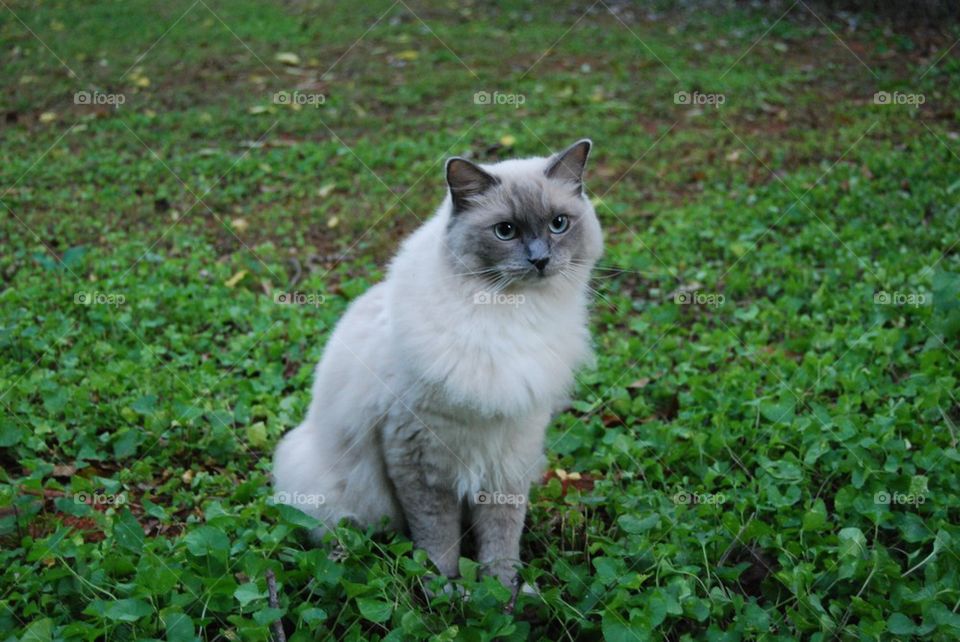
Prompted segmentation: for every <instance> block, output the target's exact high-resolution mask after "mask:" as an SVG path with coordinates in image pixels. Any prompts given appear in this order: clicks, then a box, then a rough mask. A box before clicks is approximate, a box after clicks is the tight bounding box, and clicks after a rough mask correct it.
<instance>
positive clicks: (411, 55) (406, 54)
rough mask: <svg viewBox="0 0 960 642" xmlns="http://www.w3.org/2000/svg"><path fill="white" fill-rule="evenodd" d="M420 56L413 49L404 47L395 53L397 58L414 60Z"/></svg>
mask: <svg viewBox="0 0 960 642" xmlns="http://www.w3.org/2000/svg"><path fill="white" fill-rule="evenodd" d="M419 57H420V53H419V52H418V51H415V50H413V49H405V50H404V51H401V52H400V53H398V54H397V60H416V59H417V58H419Z"/></svg>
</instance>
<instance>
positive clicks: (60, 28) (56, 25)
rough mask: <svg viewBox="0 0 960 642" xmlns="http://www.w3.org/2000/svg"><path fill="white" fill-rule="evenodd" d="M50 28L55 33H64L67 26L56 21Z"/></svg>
mask: <svg viewBox="0 0 960 642" xmlns="http://www.w3.org/2000/svg"><path fill="white" fill-rule="evenodd" d="M50 28H51V29H53V30H54V31H63V30H64V29H66V26H65V25H64V24H63V23H62V22H60V21H59V20H54V21H53V22H51V23H50Z"/></svg>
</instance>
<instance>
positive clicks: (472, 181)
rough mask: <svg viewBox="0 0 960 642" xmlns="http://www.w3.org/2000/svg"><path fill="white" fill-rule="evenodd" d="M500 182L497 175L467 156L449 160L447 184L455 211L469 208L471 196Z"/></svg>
mask: <svg viewBox="0 0 960 642" xmlns="http://www.w3.org/2000/svg"><path fill="white" fill-rule="evenodd" d="M499 182H500V181H499V180H497V177H496V176H491V175H490V174H488V173H486V172H485V171H483V170H482V169H480V168H479V167H477V166H476V165H474V164H473V163H471V162H470V161H468V160H466V159H465V158H460V157H459V156H455V157H453V158H451V159H450V160H448V161H447V185H448V186H449V187H450V198H451V199H453V211H454V212H461V211H463V210H465V209H467V206H468V204H469V201H470V199H471V198H473V197H474V196H478V195H480V194H482V193H484V192H485V191H487V190H488V189H490V188H491V187H493V186H494V185H497V184H498V183H499Z"/></svg>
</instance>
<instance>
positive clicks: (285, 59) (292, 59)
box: [273, 51, 300, 65]
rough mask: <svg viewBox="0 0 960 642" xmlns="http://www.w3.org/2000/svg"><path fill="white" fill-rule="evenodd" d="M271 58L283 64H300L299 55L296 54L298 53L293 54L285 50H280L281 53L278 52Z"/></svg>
mask: <svg viewBox="0 0 960 642" xmlns="http://www.w3.org/2000/svg"><path fill="white" fill-rule="evenodd" d="M273 59H274V60H276V61H277V62H281V63H283V64H285V65H299V64H300V56H298V55H297V54H295V53H292V52H289V51H285V52H282V53H278V54H277V55H276V56H274V57H273Z"/></svg>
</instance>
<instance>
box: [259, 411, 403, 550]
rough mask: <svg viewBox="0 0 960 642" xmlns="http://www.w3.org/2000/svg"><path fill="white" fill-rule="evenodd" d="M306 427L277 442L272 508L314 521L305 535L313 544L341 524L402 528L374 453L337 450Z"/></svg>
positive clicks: (371, 450)
mask: <svg viewBox="0 0 960 642" xmlns="http://www.w3.org/2000/svg"><path fill="white" fill-rule="evenodd" d="M329 441H330V440H328V439H323V438H322V434H321V432H320V431H318V430H315V429H314V427H313V426H311V424H310V423H309V422H304V423H303V424H301V425H300V426H298V427H296V428H294V429H293V430H291V431H290V432H288V433H287V434H286V435H284V437H283V439H282V440H281V441H280V443H279V445H278V446H277V450H276V453H275V454H274V457H273V489H274V500H275V501H276V502H277V503H282V504H288V505H290V506H293V507H295V508H298V509H300V510H301V511H303V512H304V513H307V514H308V515H310V516H312V517H314V518H316V519H318V520H320V522H321V525H320V527H318V528H317V529H315V530H314V531H312V532H311V536H312V537H313V538H314V539H315V540H318V539H319V538H320V537H321V536H322V535H323V534H324V533H325V532H326V531H328V530H332V529H333V528H334V527H336V526H337V524H338V523H339V522H340V520H342V519H347V520H349V521H351V522H354V523H356V524H357V525H359V526H361V527H366V526H380V525H381V524H382V523H383V518H384V517H386V518H387V522H388V524H389V525H390V526H391V527H395V528H402V526H403V517H402V511H401V510H400V508H399V505H398V504H397V502H396V499H395V498H394V494H393V488H392V487H391V486H390V483H389V481H388V479H387V477H386V474H385V471H384V470H383V465H382V463H381V462H380V461H379V457H378V456H377V455H378V454H379V452H378V450H377V449H376V447H367V448H365V447H363V446H359V447H356V448H351V449H350V450H349V451H345V450H344V449H342V448H337V447H336V446H335V445H334V444H331V443H325V442H329Z"/></svg>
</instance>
